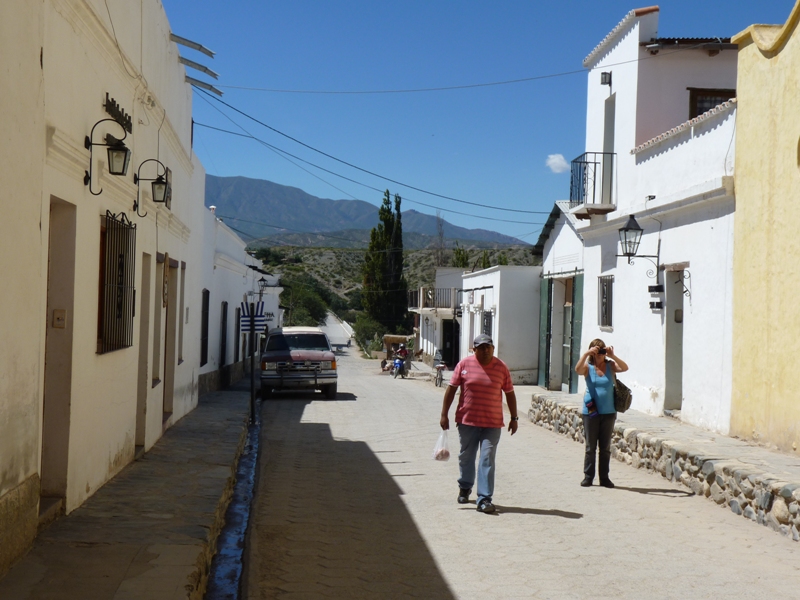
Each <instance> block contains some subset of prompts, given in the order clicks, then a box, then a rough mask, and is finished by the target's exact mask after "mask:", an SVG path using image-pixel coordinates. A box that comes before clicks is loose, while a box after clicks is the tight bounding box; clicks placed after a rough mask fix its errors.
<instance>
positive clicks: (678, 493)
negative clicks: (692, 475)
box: [616, 485, 694, 498]
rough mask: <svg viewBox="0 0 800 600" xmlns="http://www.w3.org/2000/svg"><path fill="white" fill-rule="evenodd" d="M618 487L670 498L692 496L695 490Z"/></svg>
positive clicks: (627, 490)
mask: <svg viewBox="0 0 800 600" xmlns="http://www.w3.org/2000/svg"><path fill="white" fill-rule="evenodd" d="M616 489H618V490H623V491H625V492H636V493H637V494H652V495H654V496H666V497H669V498H689V497H691V496H694V492H690V491H688V490H673V489H670V488H632V487H623V486H620V485H618V486H617V487H616Z"/></svg>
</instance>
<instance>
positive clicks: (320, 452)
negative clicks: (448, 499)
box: [248, 400, 455, 600]
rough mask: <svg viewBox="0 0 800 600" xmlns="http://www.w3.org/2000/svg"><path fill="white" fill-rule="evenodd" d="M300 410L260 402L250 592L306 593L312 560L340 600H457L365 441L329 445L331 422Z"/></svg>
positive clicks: (295, 404)
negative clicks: (308, 417) (411, 597)
mask: <svg viewBox="0 0 800 600" xmlns="http://www.w3.org/2000/svg"><path fill="white" fill-rule="evenodd" d="M306 404H307V402H303V403H300V402H292V401H280V400H278V401H270V402H266V403H264V404H263V405H262V422H263V423H264V430H263V431H262V444H263V446H262V463H261V466H260V472H259V475H258V478H259V482H260V485H259V490H258V493H257V505H256V507H255V511H254V515H253V517H252V519H253V520H252V521H251V523H252V525H251V532H250V535H251V536H256V543H255V544H254V545H252V546H251V547H254V548H255V550H253V551H252V553H251V555H250V556H249V557H248V564H249V565H250V580H251V586H253V585H257V586H258V590H259V592H260V594H262V596H263V597H270V598H271V597H278V596H279V595H280V594H281V593H283V590H285V589H287V588H286V586H287V585H292V584H295V585H305V586H306V587H304V588H303V589H306V590H309V591H311V590H310V589H309V588H308V587H307V586H308V585H312V586H313V585H314V583H315V582H314V581H313V580H310V579H309V570H308V565H309V561H311V560H313V561H314V562H315V563H316V564H318V565H322V566H323V567H324V570H325V572H326V573H328V574H329V576H330V578H332V580H333V581H336V582H337V586H338V587H337V589H339V590H340V591H341V592H342V596H341V597H360V595H361V594H363V593H364V592H365V591H369V590H373V591H374V592H375V593H374V595H373V596H372V597H382V598H400V597H405V596H406V595H407V594H408V593H409V590H413V591H414V593H415V595H416V596H417V597H419V598H437V599H440V600H450V599H454V598H455V596H454V595H453V593H452V591H451V590H450V588H449V587H448V585H447V583H446V582H445V579H444V577H443V576H442V574H441V573H440V572H439V569H438V567H437V565H436V562H435V560H434V558H433V556H432V555H431V553H430V551H429V550H428V547H427V545H426V544H425V540H424V539H423V538H422V535H421V534H420V532H419V530H418V529H417V526H416V524H415V523H414V520H413V519H412V517H411V515H410V514H409V512H408V510H407V509H406V506H405V504H404V503H403V501H402V500H401V498H400V496H401V495H402V493H403V491H402V490H401V489H400V488H399V487H398V486H397V484H396V483H395V481H394V479H393V478H392V476H391V474H390V473H389V472H388V471H387V470H386V469H385V468H384V465H383V464H382V463H381V461H380V460H379V458H378V457H377V456H376V454H375V453H374V452H373V451H372V450H370V448H369V446H368V445H367V444H365V443H363V442H353V441H346V440H335V439H333V436H332V434H331V430H330V428H329V427H328V425H324V424H318V423H301V422H300V420H301V417H302V415H303V411H304V409H305V406H306ZM251 589H252V588H251ZM328 589H330V588H328Z"/></svg>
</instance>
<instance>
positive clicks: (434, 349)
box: [408, 267, 464, 369]
mask: <svg viewBox="0 0 800 600" xmlns="http://www.w3.org/2000/svg"><path fill="white" fill-rule="evenodd" d="M463 273H464V269H462V268H460V267H437V268H436V283H435V284H434V287H433V288H428V287H422V288H419V289H418V290H411V291H409V293H408V298H409V303H408V309H409V311H410V312H413V313H416V314H418V315H419V317H417V321H418V322H417V330H418V335H417V343H416V347H415V348H414V351H415V353H417V352H419V351H420V350H421V351H422V355H421V358H422V359H423V360H424V361H425V362H427V363H428V364H432V363H433V361H434V360H436V359H437V358H438V359H439V360H441V361H442V362H444V363H445V364H446V365H447V366H448V367H449V368H450V369H452V368H453V367H455V365H456V363H458V361H459V360H460V359H461V357H462V354H461V352H460V348H461V344H460V338H461V285H462V274H463Z"/></svg>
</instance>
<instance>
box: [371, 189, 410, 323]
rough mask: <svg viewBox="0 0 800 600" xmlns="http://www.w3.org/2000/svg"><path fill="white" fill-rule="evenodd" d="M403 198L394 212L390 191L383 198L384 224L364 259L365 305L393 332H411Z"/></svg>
mask: <svg viewBox="0 0 800 600" xmlns="http://www.w3.org/2000/svg"><path fill="white" fill-rule="evenodd" d="M400 202H401V198H400V196H399V195H398V194H395V195H394V210H392V197H391V194H390V193H389V190H386V193H384V195H383V204H382V205H381V207H380V210H379V211H378V218H379V219H380V223H378V226H377V227H374V228H373V229H372V231H371V232H370V236H369V249H368V250H367V252H366V254H365V257H364V266H363V267H362V275H363V277H364V288H363V290H362V298H361V303H362V305H363V306H364V310H366V311H367V314H368V315H369V316H370V317H371V318H372V319H374V320H375V321H377V322H379V323H381V324H383V325H384V326H385V327H386V328H387V329H389V330H392V331H398V332H399V331H403V330H406V329H407V328H408V310H407V302H408V298H407V296H408V294H407V291H408V284H407V283H406V279H405V276H404V275H403V225H402V222H401V217H400Z"/></svg>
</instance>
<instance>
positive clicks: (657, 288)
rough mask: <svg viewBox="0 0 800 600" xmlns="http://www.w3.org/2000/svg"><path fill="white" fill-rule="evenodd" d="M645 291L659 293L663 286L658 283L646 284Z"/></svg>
mask: <svg viewBox="0 0 800 600" xmlns="http://www.w3.org/2000/svg"><path fill="white" fill-rule="evenodd" d="M647 291H648V292H650V293H651V294H660V293H662V292H663V291H664V286H663V285H661V284H658V285H648V286H647Z"/></svg>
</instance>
